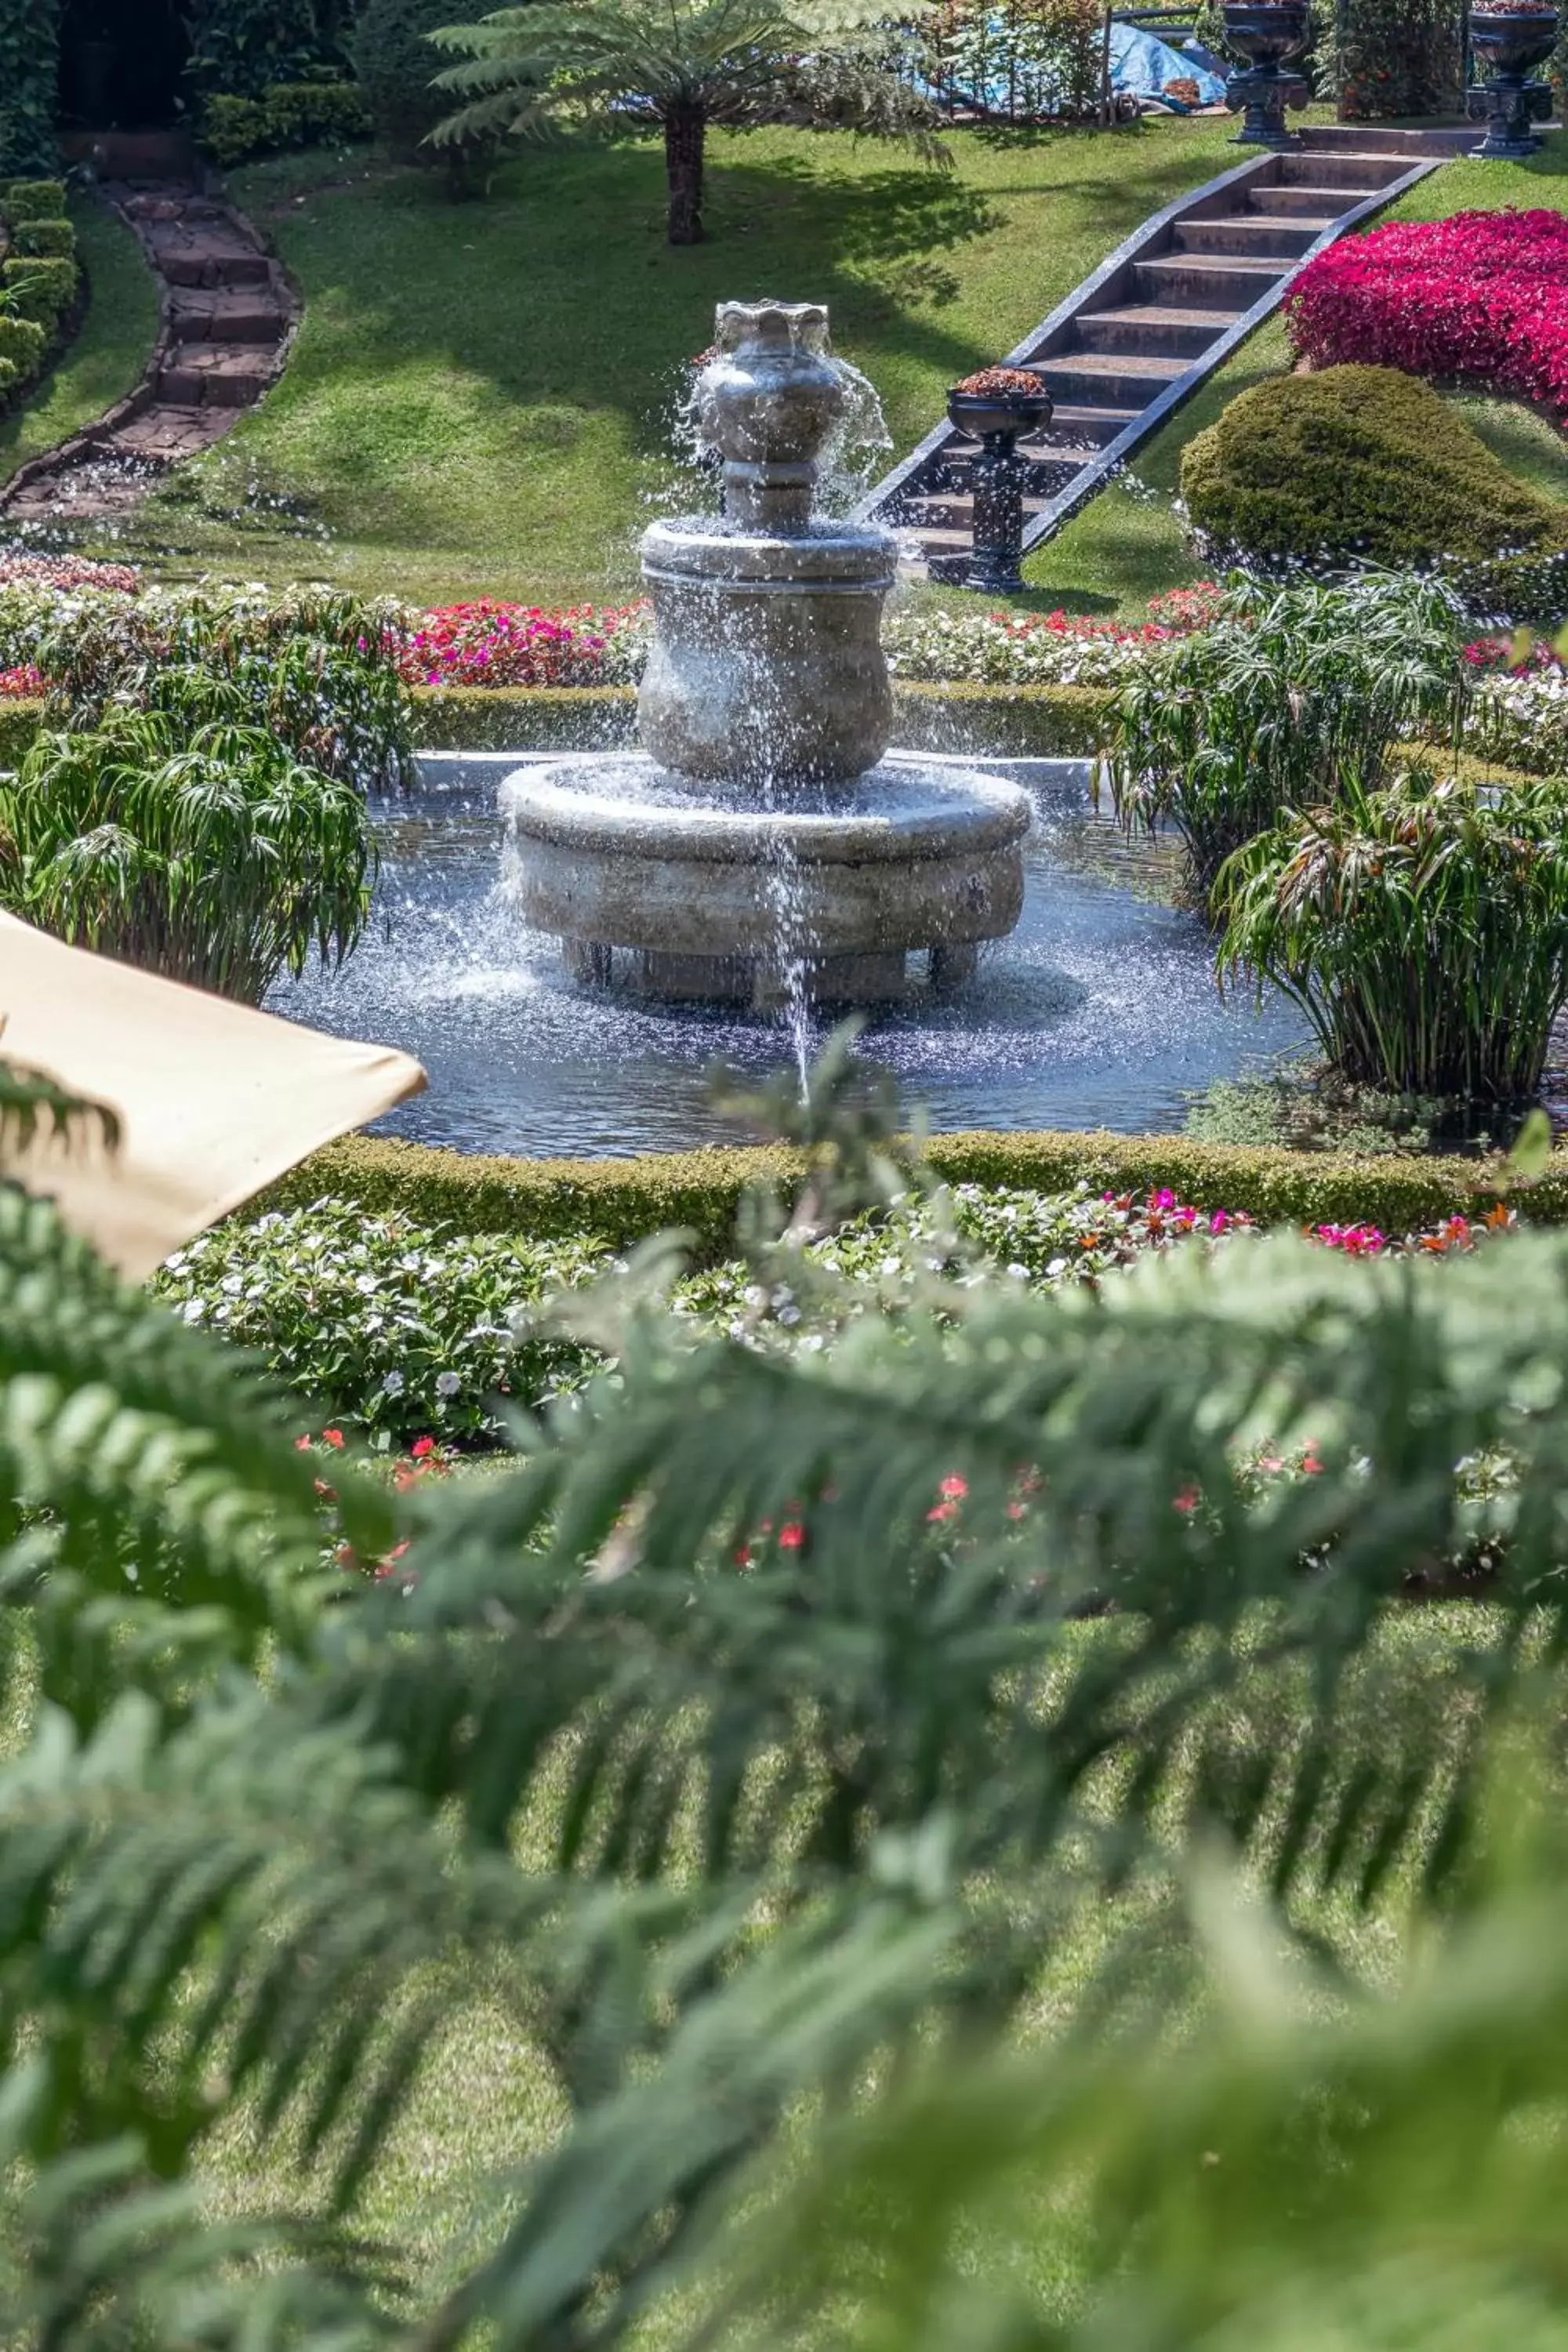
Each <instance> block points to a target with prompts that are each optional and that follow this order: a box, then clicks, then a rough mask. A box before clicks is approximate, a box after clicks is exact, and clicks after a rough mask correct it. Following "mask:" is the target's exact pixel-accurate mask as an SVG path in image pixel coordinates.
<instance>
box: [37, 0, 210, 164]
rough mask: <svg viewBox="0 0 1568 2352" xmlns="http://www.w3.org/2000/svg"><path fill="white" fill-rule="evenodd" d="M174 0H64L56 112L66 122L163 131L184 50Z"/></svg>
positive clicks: (176, 116) (174, 113)
mask: <svg viewBox="0 0 1568 2352" xmlns="http://www.w3.org/2000/svg"><path fill="white" fill-rule="evenodd" d="M190 46H191V42H190V34H189V32H188V31H187V29H186V26H185V23H184V13H183V10H182V7H181V5H180V0H65V6H64V9H63V10H62V12H61V23H60V113H61V116H62V119H63V121H64V122H65V124H66V126H67V127H68V128H72V129H76V130H86V131H166V130H168V129H169V128H170V127H171V126H172V125H173V124H174V123H175V122H177V121H179V120H180V94H181V84H182V81H183V78H184V70H185V60H186V58H188V56H189V54H190Z"/></svg>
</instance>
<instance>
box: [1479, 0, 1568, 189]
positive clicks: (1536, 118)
mask: <svg viewBox="0 0 1568 2352" xmlns="http://www.w3.org/2000/svg"><path fill="white" fill-rule="evenodd" d="M1556 45H1557V16H1556V12H1555V10H1553V11H1552V14H1551V15H1549V16H1541V15H1538V14H1535V13H1531V14H1528V15H1527V14H1526V13H1524V12H1523V11H1522V10H1516V9H1509V10H1507V11H1506V12H1505V11H1502V10H1498V9H1482V8H1472V9H1471V11H1470V47H1471V50H1472V52H1473V53H1474V55H1475V57H1476V58H1477V60H1478V61H1479V63H1481V64H1484V65H1486V66H1489V68H1490V69H1491V77H1492V78H1491V79H1490V81H1489V82H1481V83H1478V84H1477V85H1476V86H1475V87H1474V88H1473V89H1470V90H1468V92H1467V93H1466V99H1465V105H1466V110H1467V112H1468V115H1469V118H1470V120H1471V121H1472V122H1485V124H1486V126H1487V135H1486V137H1485V139H1484V140H1483V141H1482V142H1481V144H1480V145H1479V147H1478V148H1477V149H1476V151H1475V152H1476V153H1477V154H1478V155H1490V156H1495V157H1500V158H1501V159H1502V160H1503V161H1505V162H1509V163H1516V162H1518V160H1519V159H1520V158H1521V156H1524V155H1533V154H1534V153H1535V152H1536V150H1537V148H1538V147H1539V146H1540V145H1541V138H1540V134H1539V133H1538V132H1537V131H1533V130H1531V124H1532V123H1534V122H1544V121H1546V120H1547V118H1548V117H1549V116H1550V114H1551V112H1552V91H1551V89H1550V88H1549V86H1548V85H1547V84H1546V83H1545V82H1543V81H1532V80H1531V79H1530V77H1531V73H1532V71H1533V69H1534V68H1535V67H1537V66H1542V65H1544V64H1545V63H1546V60H1547V58H1549V57H1550V56H1551V55H1552V50H1553V48H1555V47H1556Z"/></svg>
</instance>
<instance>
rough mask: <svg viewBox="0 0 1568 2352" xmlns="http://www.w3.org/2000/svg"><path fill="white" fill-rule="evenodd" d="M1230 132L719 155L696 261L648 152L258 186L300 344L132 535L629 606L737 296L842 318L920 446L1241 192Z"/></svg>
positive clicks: (278, 168)
mask: <svg viewBox="0 0 1568 2352" xmlns="http://www.w3.org/2000/svg"><path fill="white" fill-rule="evenodd" d="M1229 128H1230V126H1229V124H1228V123H1227V122H1226V121H1216V120H1210V121H1197V122H1191V123H1184V122H1177V121H1170V122H1163V123H1159V124H1157V125H1151V126H1149V127H1147V128H1143V129H1138V128H1131V129H1127V130H1122V131H1113V132H1104V133H1092V132H1059V133H1041V134H1038V135H1035V136H1029V137H1023V138H1009V139H1005V140H1001V139H984V138H982V137H980V136H979V135H977V134H974V133H972V132H962V133H958V134H956V135H954V137H953V138H952V142H951V143H952V152H953V156H954V162H955V169H954V170H953V171H952V173H947V174H942V173H931V172H929V171H926V170H924V169H923V168H921V167H920V166H919V165H918V164H914V163H911V162H910V159H909V158H908V157H907V156H905V155H904V154H902V153H901V152H900V151H898V150H896V149H889V148H887V147H884V146H879V145H877V144H874V143H872V142H858V143H857V142H853V141H851V140H849V139H847V138H844V137H837V136H836V137H821V136H816V137H814V136H812V135H810V134H808V133H803V132H791V131H765V132H763V131H759V132H754V133H752V134H751V135H750V136H740V135H738V134H730V133H725V134H721V135H719V136H717V137H716V138H715V139H714V141H713V142H712V167H711V198H710V207H709V211H710V228H711V241H710V243H709V244H708V245H707V246H705V247H697V248H695V249H694V250H689V251H683V252H676V251H672V250H671V249H670V247H668V246H667V245H666V243H665V242H664V236H663V226H662V205H663V162H662V156H661V154H660V153H659V152H658V150H657V149H656V148H655V147H653V146H651V145H649V144H647V143H646V142H637V143H631V144H626V145H620V146H615V147H604V146H598V147H575V148H572V147H557V148H553V149H544V150H537V151H534V152H530V153H528V154H525V155H524V156H522V157H521V158H520V159H519V160H518V161H516V162H515V163H510V164H509V165H508V166H507V167H506V168H505V169H504V170H503V171H502V172H501V173H500V174H499V175H498V179H497V182H496V186H495V192H494V194H492V195H491V197H490V198H489V201H487V202H482V203H478V204H472V205H451V204H449V203H448V202H447V200H446V199H445V198H444V196H443V194H441V191H440V189H439V188H438V187H437V186H436V185H435V184H432V182H431V181H430V180H429V179H428V178H427V177H426V175H424V174H421V173H416V172H408V171H395V170H393V169H391V168H389V167H387V166H386V165H384V164H383V163H379V162H377V161H375V160H374V159H368V160H367V159H366V158H365V157H364V156H363V155H362V156H360V157H358V158H353V159H349V158H343V157H332V156H329V155H316V156H310V157H290V158H287V159H279V161H277V162H274V163H267V164H262V165H258V166H255V167H253V168H252V169H250V170H248V171H246V172H243V173H238V174H237V175H236V177H235V181H234V194H235V195H236V197H237V200H238V202H239V203H240V204H242V205H244V206H245V207H246V208H247V210H248V211H249V212H250V214H251V215H252V216H253V217H254V218H255V219H256V220H257V221H258V225H259V226H261V227H262V228H263V229H264V230H265V231H266V232H267V233H268V235H269V236H271V237H272V238H273V239H274V241H275V242H276V245H277V247H278V250H279V253H280V254H281V255H282V257H283V258H284V260H285V261H286V262H287V263H288V265H289V268H291V269H292V270H293V271H294V273H295V275H296V277H297V278H298V279H299V281H300V285H301V286H302V288H303V289H304V292H305V296H306V305H307V307H306V314H305V321H304V326H303V329H302V331H301V333H300V339H299V342H298V345H297V347H296V350H295V352H294V355H293V357H292V359H291V361H290V364H289V371H288V373H287V375H286V376H285V378H284V381H283V383H281V384H280V385H279V388H278V390H277V391H276V392H274V393H273V394H271V395H270V396H269V397H268V400H267V401H266V402H265V403H264V404H263V405H262V406H261V407H260V408H259V409H258V411H257V412H256V414H255V415H252V416H249V417H247V418H246V419H245V420H244V421H243V422H242V423H241V425H239V426H238V428H237V430H236V432H235V433H234V434H233V435H232V436H230V438H229V439H228V440H226V442H224V443H223V444H221V445H220V446H219V447H218V448H217V449H216V451H214V452H213V453H212V455H211V456H210V457H207V458H205V459H204V460H202V461H201V462H200V463H199V464H198V465H196V466H195V467H190V468H188V469H186V470H185V471H184V473H182V475H181V476H180V477H179V478H177V480H176V482H175V483H174V485H172V486H171V488H170V490H169V491H168V492H165V493H163V495H161V496H160V497H159V498H158V499H155V500H154V501H153V503H152V505H151V506H150V508H149V509H148V510H147V512H146V514H145V516H144V517H143V518H142V522H141V524H140V526H139V528H138V529H137V530H136V531H135V532H134V534H133V537H134V538H138V539H140V540H141V541H142V543H143V545H144V546H145V547H146V549H147V550H148V551H156V550H158V549H159V548H163V549H168V550H173V551H174V552H175V554H176V555H177V556H178V557H179V558H181V559H183V561H184V563H185V564H186V565H189V566H197V565H200V564H202V563H204V562H216V563H221V564H222V565H223V566H224V567H226V568H228V569H235V570H239V571H241V572H255V573H257V574H258V575H266V574H268V573H271V574H278V575H281V574H292V573H297V572H323V573H326V574H328V575H330V576H331V577H333V578H337V579H340V580H342V581H344V582H348V583H356V584H359V585H362V586H365V587H384V588H388V589H394V590H397V591H399V592H401V593H405V594H406V595H408V596H411V597H417V598H421V599H430V600H435V599H438V598H439V599H445V598H449V597H457V596H460V595H465V594H477V593H483V592H487V591H489V592H494V593H508V594H513V595H519V594H528V595H530V596H534V597H538V598H539V599H541V600H549V601H555V600H570V599H573V598H578V597H600V596H603V595H605V594H606V593H620V592H625V591H629V590H630V588H631V587H632V585H633V583H634V580H635V567H634V549H635V542H636V538H637V532H638V530H640V528H641V526H642V525H643V524H644V523H645V522H646V521H647V520H648V518H649V515H650V513H651V512H652V511H655V510H657V509H658V506H659V505H660V504H661V503H663V502H666V501H670V500H674V499H677V498H678V496H680V497H684V496H686V495H688V493H687V492H685V491H681V490H679V488H678V482H677V478H676V477H675V476H674V474H673V471H672V468H671V467H670V464H669V462H668V450H669V430H670V422H671V411H672V407H673V404H674V401H675V399H676V397H677V394H678V392H679V389H680V388H681V386H682V383H683V380H684V368H683V362H685V360H686V359H687V358H688V357H689V355H690V354H691V353H692V352H697V351H700V350H701V349H702V348H703V346H704V345H705V344H706V343H707V342H708V341H709V339H710V333H711V325H712V312H713V304H714V302H715V300H717V299H720V298H721V297H722V296H726V295H742V296H745V295H754V294H757V293H767V292H774V291H776V292H778V293H781V294H784V295H789V296H798V297H802V298H808V299H814V300H824V301H826V302H828V303H829V304H831V306H832V310H833V320H834V333H835V341H836V344H837V348H838V350H839V351H841V352H843V353H844V354H845V355H846V357H847V358H849V359H851V360H853V361H854V362H857V363H858V365H859V366H860V367H862V368H864V369H865V371H866V372H867V373H868V375H869V376H870V377H871V378H872V380H873V382H874V383H876V385H877V388H878V390H879V393H880V394H881V396H882V400H883V403H884V405H885V407H886V410H887V414H888V418H889V426H890V429H891V431H892V434H893V436H894V439H895V442H896V443H897V445H898V446H899V447H900V448H907V447H908V446H910V443H911V442H913V441H914V440H916V439H918V438H919V437H920V436H921V434H922V433H924V432H926V431H927V430H928V429H929V428H930V426H931V424H932V423H933V422H934V421H935V419H936V418H937V416H938V415H940V413H941V405H942V395H943V393H944V391H945V388H946V386H947V385H948V384H949V383H951V382H952V380H953V378H954V377H955V376H957V375H959V374H962V373H964V372H965V371H966V370H967V369H969V368H971V367H973V366H975V365H977V364H979V363H981V362H984V361H986V360H991V359H994V358H996V357H997V356H998V355H999V354H1000V353H1002V352H1005V351H1006V350H1007V349H1008V348H1009V347H1010V346H1011V345H1012V344H1013V343H1014V342H1015V341H1016V340H1017V339H1018V338H1019V337H1020V336H1021V335H1023V334H1024V333H1026V331H1028V329H1029V328H1030V327H1031V326H1033V325H1034V324H1035V323H1036V322H1037V320H1039V319H1040V318H1042V317H1043V316H1044V315H1045V313H1046V312H1047V310H1050V309H1051V308H1052V306H1053V305H1054V304H1055V303H1056V302H1057V301H1058V299H1060V298H1061V296H1062V295H1063V294H1065V293H1066V292H1068V290H1069V289H1071V288H1072V287H1073V286H1074V285H1075V284H1076V283H1077V282H1078V280H1079V278H1081V277H1082V276H1083V275H1084V274H1085V272H1086V271H1087V270H1089V268H1092V267H1093V266H1094V265H1095V264H1096V263H1097V262H1099V261H1100V260H1101V259H1102V258H1103V257H1104V255H1105V254H1106V252H1107V251H1108V250H1109V249H1110V247H1112V246H1114V245H1115V244H1117V243H1118V242H1119V241H1120V239H1121V237H1123V236H1126V235H1127V234H1128V233H1129V232H1130V231H1131V229H1132V228H1133V227H1135V226H1137V224H1138V223H1139V222H1140V221H1141V220H1142V219H1143V218H1144V217H1145V216H1146V215H1147V214H1149V213H1150V212H1151V211H1152V210H1153V209H1154V208H1155V207H1156V206H1158V205H1163V204H1165V203H1167V202H1169V201H1170V200H1171V198H1173V196H1175V195H1176V194H1179V193H1181V192H1182V191H1183V190H1184V189H1185V188H1188V187H1191V186H1193V185H1194V184H1197V183H1199V182H1201V181H1203V180H1205V179H1206V178H1209V177H1210V176H1212V174H1213V173H1215V171H1217V170H1219V169H1221V168H1223V166H1224V164H1225V163H1226V161H1228V160H1229V158H1228V157H1227V156H1226V152H1225V141H1226V138H1227V136H1228V134H1229Z"/></svg>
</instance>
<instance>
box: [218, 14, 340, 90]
mask: <svg viewBox="0 0 1568 2352" xmlns="http://www.w3.org/2000/svg"><path fill="white" fill-rule="evenodd" d="M341 16H342V8H341V7H340V6H339V5H337V4H336V0H194V5H193V6H192V7H191V8H190V10H189V11H188V13H187V24H188V26H189V30H190V36H191V54H190V61H189V64H188V66H187V68H186V70H187V73H188V75H189V78H190V81H191V84H192V87H193V88H194V89H195V91H196V92H197V94H198V96H200V97H202V98H204V99H205V98H207V97H209V96H211V95H212V94H213V93H214V92H216V91H218V90H226V91H231V92H233V93H234V94H236V95H237V96H238V97H241V98H261V97H263V96H264V95H265V93H266V92H267V91H268V89H271V88H272V86H273V84H274V83H277V82H285V83H296V84H297V83H301V82H310V81H312V80H316V79H320V78H321V75H322V73H323V72H331V71H332V70H334V69H335V68H336V67H337V66H338V65H339V63H340V62H341V59H340V58H339V56H338V54H337V51H338V25H339V20H340V18H341Z"/></svg>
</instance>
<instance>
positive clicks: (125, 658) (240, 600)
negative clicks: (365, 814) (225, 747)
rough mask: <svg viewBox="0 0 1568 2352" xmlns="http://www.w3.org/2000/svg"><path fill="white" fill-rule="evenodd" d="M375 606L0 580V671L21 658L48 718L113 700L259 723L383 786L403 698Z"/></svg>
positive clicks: (294, 591)
mask: <svg viewBox="0 0 1568 2352" xmlns="http://www.w3.org/2000/svg"><path fill="white" fill-rule="evenodd" d="M391 609H392V608H390V607H388V606H387V605H385V604H377V603H373V602H366V601H365V600H363V599H362V598H359V597H354V596H347V595H342V594H339V593H336V592H334V591H331V590H328V589H312V588H291V589H288V590H285V591H283V592H282V593H273V592H271V591H269V590H267V589H263V588H226V587H222V586H216V585H215V586H203V587H200V588H168V589H163V588H152V589H144V590H143V591H142V593H140V594H139V595H135V596H126V595H121V594H120V593H117V592H116V591H113V590H106V589H96V588H81V589H74V590H71V591H70V592H68V593H64V592H60V591H57V590H52V589H47V590H39V589H37V588H36V587H34V586H32V585H30V584H26V583H12V584H10V585H8V586H5V587H3V588H0V667H4V668H20V667H27V666H31V667H35V668H37V670H38V671H39V672H40V673H41V674H42V676H43V677H45V678H46V679H47V681H48V682H49V686H50V688H51V689H52V700H51V704H50V710H51V716H52V718H53V719H54V721H55V723H56V724H59V723H60V722H61V721H62V720H63V721H65V722H66V723H68V724H69V725H71V726H74V727H78V728H81V727H91V726H95V725H96V724H97V723H98V721H99V720H100V719H101V717H102V716H103V714H104V713H105V712H106V711H107V710H109V709H110V708H111V707H112V706H113V705H114V704H116V703H122V704H125V705H128V706H130V707H132V708H137V709H149V708H151V709H157V710H162V711H164V712H166V713H167V714H168V715H169V716H170V717H171V718H172V719H178V720H180V721H181V722H182V723H183V724H184V726H185V727H187V728H191V727H196V726H203V725H208V724H212V723H215V722H220V721H221V722H225V723H234V724H239V725H243V726H255V727H264V728H267V729H268V730H270V731H271V732H272V733H273V734H274V735H276V736H277V737H278V738H279V741H281V742H282V743H284V744H286V745H287V746H288V748H289V750H290V751H293V752H294V753H295V755H296V756H297V757H298V758H299V759H300V760H301V761H304V762H306V763H307V764H308V765H310V767H313V768H319V769H321V771H322V772H323V773H325V774H328V775H332V776H342V777H347V778H350V779H352V780H353V781H354V782H357V783H359V784H361V785H366V784H370V783H373V782H387V783H390V782H395V780H396V778H397V775H398V773H399V771H400V766H401V762H402V761H403V759H404V757H405V753H406V751H407V748H408V730H407V712H406V706H405V702H404V698H403V691H402V688H401V687H400V685H399V683H398V678H397V670H396V666H395V659H394V655H393V651H392V647H391V646H390V644H389V641H388V633H387V625H386V624H387V616H388V613H389V611H390V610H391Z"/></svg>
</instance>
